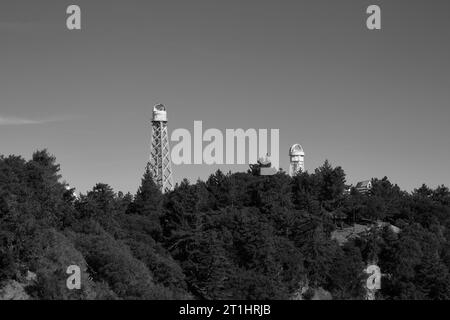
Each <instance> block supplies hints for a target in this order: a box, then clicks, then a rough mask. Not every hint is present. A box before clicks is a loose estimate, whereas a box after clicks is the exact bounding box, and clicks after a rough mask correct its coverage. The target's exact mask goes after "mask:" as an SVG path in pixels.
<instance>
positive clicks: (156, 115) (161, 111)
mask: <svg viewBox="0 0 450 320" xmlns="http://www.w3.org/2000/svg"><path fill="white" fill-rule="evenodd" d="M152 121H167V111H166V107H165V106H164V105H163V104H161V103H160V104H157V105H155V106H154V107H153V120H152Z"/></svg>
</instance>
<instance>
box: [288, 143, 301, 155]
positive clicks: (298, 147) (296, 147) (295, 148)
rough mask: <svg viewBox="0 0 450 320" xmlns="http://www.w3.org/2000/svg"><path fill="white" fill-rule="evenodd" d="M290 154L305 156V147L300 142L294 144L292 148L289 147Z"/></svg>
mask: <svg viewBox="0 0 450 320" xmlns="http://www.w3.org/2000/svg"><path fill="white" fill-rule="evenodd" d="M289 155H290V156H291V157H295V156H304V155H305V152H304V151H303V148H302V146H301V145H299V144H294V145H293V146H292V147H291V148H290V149H289Z"/></svg>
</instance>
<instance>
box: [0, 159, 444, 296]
mask: <svg viewBox="0 0 450 320" xmlns="http://www.w3.org/2000/svg"><path fill="white" fill-rule="evenodd" d="M105 179H107V177H105ZM345 187H346V186H345V173H344V171H343V169H342V168H340V167H335V168H334V167H332V166H331V165H330V163H328V162H325V163H324V165H323V166H322V167H320V168H318V169H316V170H315V172H314V173H301V174H299V175H297V176H296V177H294V178H291V177H289V176H288V175H287V174H285V173H284V172H279V173H278V174H276V175H274V176H257V175H254V174H252V172H250V171H249V172H247V173H234V174H223V173H222V172H220V171H217V172H216V173H214V174H213V175H211V176H210V177H209V179H208V180H207V181H197V182H196V183H195V184H191V183H189V182H188V181H186V180H185V181H183V182H182V183H180V184H179V185H177V187H176V188H175V190H174V191H172V192H170V193H167V194H164V195H163V194H161V193H160V192H159V191H158V189H157V187H156V186H155V184H154V183H153V180H152V177H151V175H150V173H149V172H148V171H147V172H145V173H144V175H143V178H142V183H141V187H140V188H139V190H138V191H137V193H136V194H135V195H132V194H123V193H121V192H118V193H116V192H115V191H114V190H112V189H111V187H109V186H108V185H107V184H104V183H99V184H97V185H95V186H94V187H93V188H92V190H91V191H89V192H88V193H87V194H82V195H80V197H75V196H74V195H73V190H70V189H67V185H66V184H65V183H64V182H63V181H62V179H61V177H60V175H59V165H58V164H57V163H56V160H55V158H54V157H52V156H50V155H49V154H48V153H47V151H38V152H36V153H35V154H34V155H33V157H32V159H31V160H29V161H26V160H24V159H23V158H21V157H17V156H8V157H6V156H2V157H0V290H1V288H2V287H4V286H6V285H8V284H10V283H11V282H12V281H14V283H25V282H26V281H28V280H26V277H27V274H29V273H30V272H31V273H32V274H35V275H36V277H35V279H34V280H32V281H28V282H27V285H26V286H25V287H24V288H25V289H24V290H26V293H27V295H28V297H29V298H31V299H291V298H293V297H295V296H296V297H299V296H300V297H301V298H303V299H308V298H311V297H312V296H313V294H314V289H317V288H322V289H323V290H326V291H328V292H329V293H331V295H332V297H333V299H363V298H364V295H365V292H364V283H365V279H366V277H367V276H366V275H365V274H364V273H363V270H364V268H365V267H366V266H367V264H368V263H369V262H376V263H377V264H378V266H380V268H381V271H382V273H383V275H384V276H383V278H382V288H381V290H379V292H378V293H377V298H378V299H450V275H449V269H450V192H449V190H448V189H447V188H446V187H444V186H441V187H438V188H436V189H430V188H428V187H426V186H425V185H424V186H422V187H420V188H418V189H416V190H415V191H414V192H412V193H407V192H404V191H402V190H400V188H399V187H398V186H396V185H393V184H392V183H391V182H390V181H389V180H388V179H387V178H383V179H382V180H376V179H374V180H373V188H372V190H371V192H369V193H368V194H360V193H358V192H356V191H355V190H352V191H351V192H350V194H346V193H344V189H345ZM376 221H384V222H388V223H390V224H392V225H395V226H396V227H398V228H399V229H400V230H401V231H400V232H397V233H396V232H393V231H392V229H391V228H389V227H387V226H388V225H389V224H385V225H386V227H372V228H369V229H368V231H367V232H365V233H363V234H361V235H359V236H358V237H354V238H352V239H349V240H348V241H346V242H345V243H343V244H339V243H338V242H337V241H335V240H332V237H331V234H332V232H333V231H335V230H336V228H341V227H342V226H344V227H345V226H352V225H353V224H354V223H355V222H356V223H363V222H364V223H365V224H367V225H371V223H372V222H376ZM69 265H78V266H80V267H81V269H82V271H83V273H82V289H81V290H68V289H67V287H66V279H67V277H68V275H67V274H66V268H67V267H68V266H69ZM302 288H303V289H305V288H309V289H307V290H302Z"/></svg>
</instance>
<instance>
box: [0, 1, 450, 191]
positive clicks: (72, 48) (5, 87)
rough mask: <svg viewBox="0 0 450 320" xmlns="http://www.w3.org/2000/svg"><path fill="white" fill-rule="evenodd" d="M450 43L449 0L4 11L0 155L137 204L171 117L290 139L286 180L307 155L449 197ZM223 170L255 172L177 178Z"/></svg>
mask: <svg viewBox="0 0 450 320" xmlns="http://www.w3.org/2000/svg"><path fill="white" fill-rule="evenodd" d="M70 4H77V5H79V6H80V8H81V12H82V30H80V31H69V30H67V28H66V18H67V16H68V15H67V14H66V8H67V7H68V6H69V5H70ZM372 4H377V5H379V6H380V7H381V10H382V16H381V17H382V18H381V19H382V29H381V30H375V31H370V30H368V29H367V28H366V18H367V14H366V8H367V7H368V6H369V5H372ZM449 39H450V1H448V0H433V1H427V0H417V1H414V0H396V1H376V0H370V1H366V0H339V1H336V0H327V1H324V0H308V1H301V0H295V1H291V0H283V1H273V0H272V1H267V0H245V1H242V0H240V1H237V0H226V1H225V0H221V1H215V0H189V1H186V0H184V1H182V0H177V1H174V0H164V1H149V0H146V1H144V0H142V1H137V0H127V1H125V0H121V1H118V0H96V1H85V0H71V1H64V0H53V1H48V0H40V1H32V0H27V1H24V0H2V1H1V3H0V154H4V155H9V154H15V155H21V156H23V157H24V158H26V159H29V158H31V155H32V153H33V152H34V151H36V150H39V149H43V148H47V149H48V150H49V152H50V153H51V154H53V155H55V156H56V158H57V161H58V163H60V164H61V174H62V176H63V179H64V180H65V181H67V182H68V183H69V185H71V186H72V187H75V188H76V189H77V191H78V192H83V193H84V192H86V191H87V190H89V189H91V188H92V187H93V186H94V185H95V184H96V183H98V182H103V183H108V184H109V185H111V186H112V187H113V188H114V189H115V190H116V191H119V190H121V191H124V192H128V191H130V192H132V193H134V192H135V191H136V190H137V188H138V186H139V184H140V179H141V177H142V174H143V172H144V168H145V165H146V163H147V161H148V159H149V155H150V142H151V140H150V138H151V124H150V120H151V115H152V107H153V105H155V104H157V103H163V104H165V105H166V107H167V110H168V117H169V122H168V125H169V130H170V131H173V130H175V129H177V128H186V129H188V130H190V131H191V132H193V125H194V121H195V120H201V121H203V127H204V130H206V129H208V128H217V129H219V130H222V131H223V132H225V129H235V128H244V129H248V128H255V129H258V128H266V129H272V128H273V129H279V130H280V166H281V167H282V168H284V169H285V170H287V169H288V161H289V158H288V150H289V147H290V146H291V145H292V144H294V143H300V144H301V145H302V146H303V148H304V150H305V153H306V156H305V166H306V170H308V171H310V172H312V171H314V169H315V168H317V167H318V166H320V165H321V164H323V162H324V161H325V159H328V160H329V161H330V162H331V163H332V164H333V165H334V166H342V168H343V169H344V170H345V172H346V173H347V182H348V183H353V184H355V183H356V182H357V181H360V180H366V179H370V178H372V177H376V178H382V177H384V176H388V177H389V179H390V180H391V181H392V182H393V183H397V184H398V185H399V186H400V187H402V188H403V189H405V190H408V191H411V190H413V189H414V188H416V187H419V186H420V185H421V184H422V183H426V184H427V185H429V186H431V187H435V186H437V185H440V184H445V185H447V186H448V185H450V170H449V164H450V129H449V126H448V122H449V120H450V41H449ZM172 144H173V143H172ZM218 168H220V169H221V170H222V171H228V170H231V171H233V172H234V171H242V170H246V169H247V166H227V165H223V166H216V165H214V166H209V165H179V166H173V171H174V178H175V181H180V180H181V179H182V178H185V177H186V178H188V179H189V180H190V181H192V182H195V180H196V179H197V178H201V179H206V178H207V177H208V175H209V174H211V173H213V172H214V171H215V170H216V169H218Z"/></svg>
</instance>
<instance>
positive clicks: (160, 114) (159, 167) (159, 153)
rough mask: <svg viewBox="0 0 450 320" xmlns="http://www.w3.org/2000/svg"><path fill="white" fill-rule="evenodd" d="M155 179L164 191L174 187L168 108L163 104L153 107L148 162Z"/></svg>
mask: <svg viewBox="0 0 450 320" xmlns="http://www.w3.org/2000/svg"><path fill="white" fill-rule="evenodd" d="M148 166H149V168H150V171H151V173H152V175H153V179H154V180H155V183H156V184H157V185H158V187H159V188H160V189H161V191H162V192H166V191H170V190H172V189H173V179H172V160H171V158H170V145H169V133H168V130H167V110H166V107H165V106H164V105H163V104H157V105H156V106H154V107H153V117H152V149H151V155H150V161H149V163H148Z"/></svg>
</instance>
